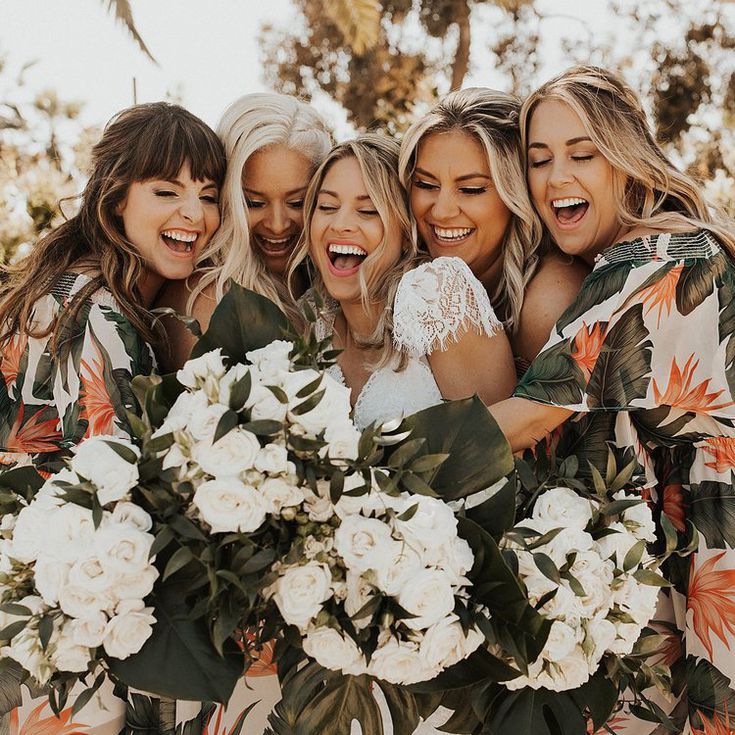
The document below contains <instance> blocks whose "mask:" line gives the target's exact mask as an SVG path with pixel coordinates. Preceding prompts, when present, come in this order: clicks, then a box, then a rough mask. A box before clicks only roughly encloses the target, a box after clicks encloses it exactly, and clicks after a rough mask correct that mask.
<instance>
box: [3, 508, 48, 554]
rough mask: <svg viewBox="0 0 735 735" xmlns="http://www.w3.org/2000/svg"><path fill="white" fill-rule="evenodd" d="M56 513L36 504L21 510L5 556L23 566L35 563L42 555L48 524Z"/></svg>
mask: <svg viewBox="0 0 735 735" xmlns="http://www.w3.org/2000/svg"><path fill="white" fill-rule="evenodd" d="M56 512H57V511H56V510H55V509H48V508H44V507H42V506H40V505H36V503H31V504H30V505H29V506H27V507H26V508H23V509H22V510H21V511H20V513H19V514H18V518H17V520H16V522H15V528H14V529H13V542H12V545H11V546H10V547H9V548H8V550H7V554H8V555H9V556H11V557H12V558H13V559H15V560H16V561H19V562H21V563H23V564H30V563H31V562H34V561H36V559H38V557H39V556H40V555H41V554H42V553H43V549H44V547H45V542H46V534H47V533H48V528H49V523H50V521H51V519H52V518H53V517H54V515H55V514H56Z"/></svg>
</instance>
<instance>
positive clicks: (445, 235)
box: [429, 224, 476, 247]
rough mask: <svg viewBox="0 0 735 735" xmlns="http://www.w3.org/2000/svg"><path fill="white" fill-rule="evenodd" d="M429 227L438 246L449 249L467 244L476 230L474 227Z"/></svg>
mask: <svg viewBox="0 0 735 735" xmlns="http://www.w3.org/2000/svg"><path fill="white" fill-rule="evenodd" d="M429 227H430V229H431V234H432V236H433V239H434V241H435V242H436V243H437V245H443V246H449V247H451V246H452V245H459V244H461V243H463V242H465V240H467V238H468V237H470V235H472V233H473V232H474V231H475V229H476V228H474V227H438V226H437V225H431V224H430V225H429Z"/></svg>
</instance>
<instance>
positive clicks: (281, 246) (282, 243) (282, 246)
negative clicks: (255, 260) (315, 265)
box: [253, 233, 298, 258]
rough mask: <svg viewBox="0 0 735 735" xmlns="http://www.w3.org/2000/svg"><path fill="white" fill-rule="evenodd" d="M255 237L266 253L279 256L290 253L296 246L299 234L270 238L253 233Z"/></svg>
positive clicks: (273, 256) (274, 256) (275, 256)
mask: <svg viewBox="0 0 735 735" xmlns="http://www.w3.org/2000/svg"><path fill="white" fill-rule="evenodd" d="M253 239H254V240H255V242H256V243H257V244H258V247H259V248H260V249H261V250H262V251H263V252H264V253H265V254H266V255H269V256H271V257H272V258H278V257H282V256H284V255H288V254H289V253H290V252H291V251H292V250H293V249H294V247H296V241H297V240H298V235H297V234H293V235H288V236H286V237H280V238H270V237H265V236H264V235H258V234H255V233H253Z"/></svg>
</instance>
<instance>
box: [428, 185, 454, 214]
mask: <svg viewBox="0 0 735 735" xmlns="http://www.w3.org/2000/svg"><path fill="white" fill-rule="evenodd" d="M458 214H459V205H458V203H457V198H456V197H455V195H454V193H453V192H451V191H449V190H447V189H439V191H438V192H437V194H436V199H434V203H433V204H432V207H431V216H432V217H433V219H435V220H436V221H437V222H443V221H444V222H445V221H447V220H450V219H452V218H453V217H456V216H457V215H458Z"/></svg>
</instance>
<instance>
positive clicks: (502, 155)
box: [398, 87, 543, 331]
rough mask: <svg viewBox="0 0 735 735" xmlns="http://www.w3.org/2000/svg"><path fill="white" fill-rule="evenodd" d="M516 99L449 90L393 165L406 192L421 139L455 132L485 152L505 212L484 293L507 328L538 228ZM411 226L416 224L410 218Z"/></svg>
mask: <svg viewBox="0 0 735 735" xmlns="http://www.w3.org/2000/svg"><path fill="white" fill-rule="evenodd" d="M520 108H521V103H520V101H519V100H518V98H516V97H514V96H513V95H511V94H506V93H505V92H498V91H496V90H493V89H487V88H485V87H471V88H468V89H460V90H457V91H456V92H450V93H449V94H448V95H446V96H445V97H444V98H443V99H442V100H441V101H440V102H439V103H438V104H437V105H436V106H435V107H434V108H433V109H432V110H430V111H429V112H428V113H427V114H426V115H425V116H424V117H423V118H421V119H420V120H417V121H416V122H415V123H414V124H413V125H411V127H410V128H409V129H408V130H407V131H406V134H405V135H404V137H403V140H402V142H401V155H400V160H399V164H398V170H399V173H400V178H401V183H402V184H403V186H404V187H405V188H406V190H407V191H410V188H411V186H412V182H413V173H414V170H415V168H416V159H417V157H418V148H419V145H420V144H421V141H422V140H423V139H424V138H425V137H426V136H428V135H432V134H434V133H445V132H450V131H458V132H462V133H465V134H467V135H469V136H471V137H472V138H474V139H475V140H477V141H478V142H479V143H480V145H481V146H482V148H483V150H484V151H485V155H486V156H487V163H488V167H489V169H490V175H491V177H492V181H493V186H495V188H496V190H497V192H498V195H499V196H500V198H501V200H502V201H503V203H504V204H505V206H506V207H507V208H508V209H509V210H510V214H511V218H510V222H509V224H508V228H507V230H506V232H505V235H504V239H503V243H502V252H503V268H502V273H501V276H500V281H499V282H498V285H497V286H496V287H495V289H494V291H493V292H492V293H490V294H489V296H490V300H491V301H492V304H493V307H494V308H495V310H496V311H497V312H498V314H499V315H501V318H502V319H503V322H504V324H505V326H506V328H507V329H509V330H510V331H513V330H514V329H516V328H517V327H518V320H519V315H520V312H521V307H522V306H523V297H524V294H525V290H526V286H527V285H528V282H529V281H530V280H531V278H532V276H533V274H534V273H535V270H536V266H537V264H538V260H539V250H540V246H541V239H542V233H543V228H542V225H541V221H540V219H539V218H538V215H537V214H536V212H535V210H534V208H533V205H532V204H531V200H530V199H529V197H528V193H527V188H526V175H525V171H524V166H523V152H522V146H521V135H520V129H519V126H518V115H519V111H520ZM413 226H414V228H415V227H416V224H415V221H414V225H413Z"/></svg>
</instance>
